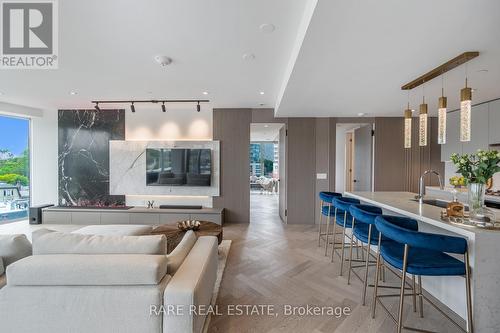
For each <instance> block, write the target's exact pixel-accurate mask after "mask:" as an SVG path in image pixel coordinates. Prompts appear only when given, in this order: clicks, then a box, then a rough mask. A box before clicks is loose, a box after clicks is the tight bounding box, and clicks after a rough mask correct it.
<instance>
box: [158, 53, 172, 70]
mask: <svg viewBox="0 0 500 333" xmlns="http://www.w3.org/2000/svg"><path fill="white" fill-rule="evenodd" d="M155 61H156V62H157V63H158V64H160V66H162V67H164V66H167V65H170V64H171V63H172V58H169V57H167V56H162V55H157V56H155Z"/></svg>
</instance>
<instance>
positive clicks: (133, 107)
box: [130, 102, 135, 112]
mask: <svg viewBox="0 0 500 333" xmlns="http://www.w3.org/2000/svg"><path fill="white" fill-rule="evenodd" d="M130 110H131V111H132V112H135V106H134V102H132V104H130Z"/></svg>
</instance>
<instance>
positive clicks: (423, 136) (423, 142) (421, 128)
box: [418, 84, 427, 147]
mask: <svg viewBox="0 0 500 333" xmlns="http://www.w3.org/2000/svg"><path fill="white" fill-rule="evenodd" d="M418 118H419V122H418V145H419V146H420V147H425V146H427V104H426V103H425V84H424V85H422V104H420V112H419V116H418Z"/></svg>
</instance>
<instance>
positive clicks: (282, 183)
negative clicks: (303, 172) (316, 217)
mask: <svg viewBox="0 0 500 333" xmlns="http://www.w3.org/2000/svg"><path fill="white" fill-rule="evenodd" d="M286 134H287V130H286V125H285V126H283V127H281V129H280V136H279V140H280V142H279V148H278V149H279V152H278V155H279V161H278V170H279V184H278V193H279V214H280V218H281V220H282V221H283V222H285V223H286V215H287V214H286V140H287V135H286Z"/></svg>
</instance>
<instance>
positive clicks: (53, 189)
mask: <svg viewBox="0 0 500 333" xmlns="http://www.w3.org/2000/svg"><path fill="white" fill-rule="evenodd" d="M57 136H58V133H57V110H44V111H43V116H42V117H32V118H31V158H32V160H31V168H32V170H31V201H32V203H31V204H32V205H41V204H57V201H58V195H59V194H58V192H59V191H58V186H59V184H58V183H59V180H58V165H57V157H58V139H57Z"/></svg>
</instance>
